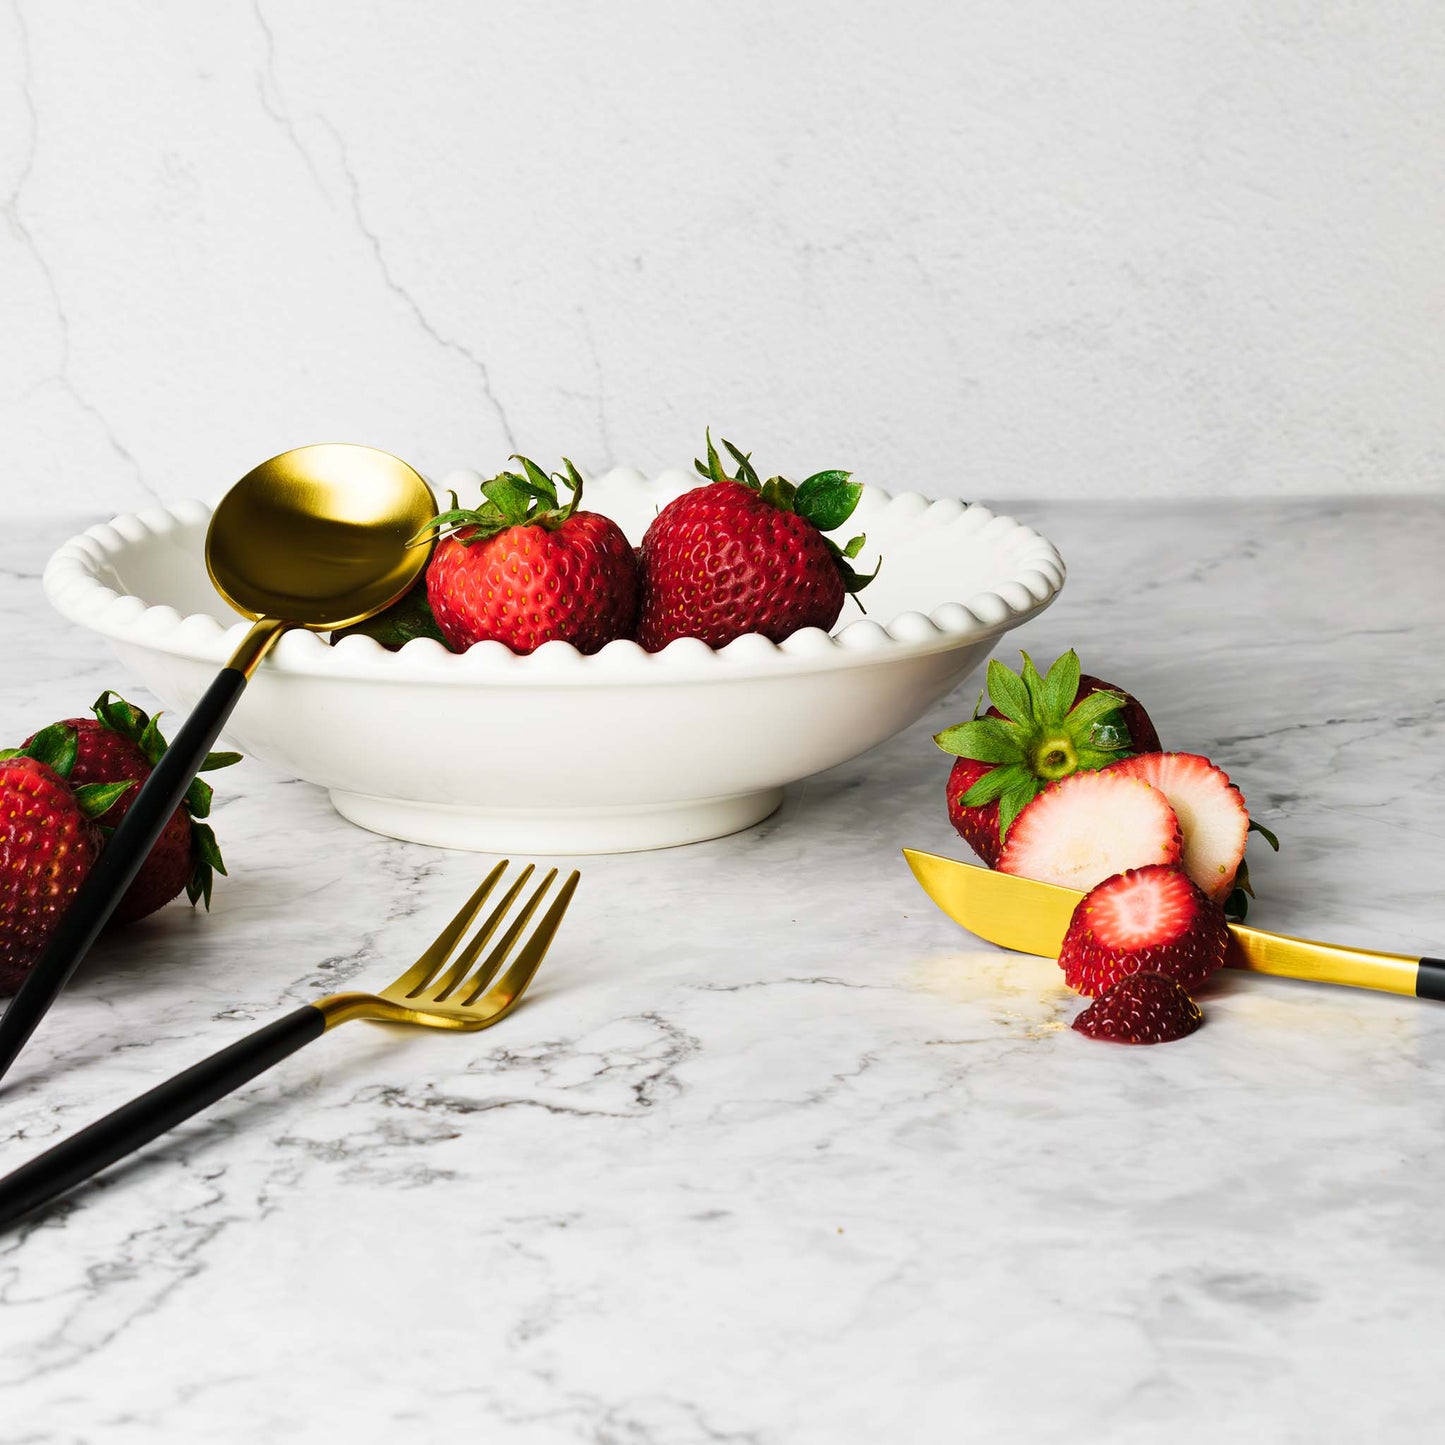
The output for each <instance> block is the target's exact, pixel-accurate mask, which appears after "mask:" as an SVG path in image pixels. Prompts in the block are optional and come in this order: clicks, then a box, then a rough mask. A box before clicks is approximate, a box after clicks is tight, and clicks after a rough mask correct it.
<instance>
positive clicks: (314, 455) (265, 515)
mask: <svg viewBox="0 0 1445 1445" xmlns="http://www.w3.org/2000/svg"><path fill="white" fill-rule="evenodd" d="M436 512H437V506H436V499H435V498H434V497H433V496H432V492H431V488H430V487H428V486H427V484H426V482H425V481H424V480H423V479H422V478H421V476H420V475H419V474H418V473H417V472H415V471H414V470H413V469H412V468H411V467H409V466H407V464H406V463H405V462H403V461H401V460H400V459H399V458H397V457H394V456H391V455H390V454H389V453H387V452H382V451H377V450H376V449H375V448H373V447H363V446H353V445H350V444H348V443H328V444H325V445H321V446H309V447H297V448H296V449H295V450H294V451H289V452H282V453H281V455H280V456H277V457H272V458H271V460H270V461H268V462H262V463H261V465H260V466H259V467H256V468H255V469H254V470H253V471H250V472H247V474H246V475H245V476H244V477H242V478H241V480H240V481H239V482H237V483H236V485H235V486H233V487H232V488H231V490H230V491H228V492H227V493H226V495H225V496H224V497H222V498H221V501H220V503H219V504H218V505H217V507H216V510H215V512H214V513H213V514H212V516H211V524H210V529H209V531H208V532H207V534H206V570H207V571H208V572H209V573H210V574H211V581H212V582H213V583H214V584H215V586H216V590H217V591H218V592H219V593H220V594H221V596H222V597H224V598H225V599H226V601H227V602H229V603H230V604H231V606H232V607H234V608H235V609H236V610H237V611H238V612H241V613H243V614H244V615H245V616H247V617H251V618H261V617H270V618H276V619H278V620H281V621H284V622H287V623H293V624H295V625H297V626H300V627H308V628H312V629H313V630H317V631H325V630H328V629H332V628H338V627H348V626H350V625H351V624H352V623H354V622H362V621H364V620H365V619H366V618H368V617H370V616H372V615H373V614H374V613H377V612H380V611H381V610H382V608H384V607H388V606H390V605H391V603H393V602H395V601H396V600H397V598H399V597H400V596H401V595H402V594H403V593H404V592H405V591H406V590H407V589H408V588H409V587H410V586H411V585H412V583H413V582H415V581H416V579H417V578H418V577H419V576H420V575H421V573H422V571H423V569H424V568H425V567H426V564H427V559H428V557H429V556H430V555H431V548H430V547H428V546H420V545H419V546H415V547H409V546H408V545H407V544H408V542H410V540H411V539H412V538H413V537H415V536H416V534H417V532H418V531H420V530H421V528H422V527H424V526H425V525H426V524H427V522H429V521H430V520H431V519H432V517H434V516H435V515H436Z"/></svg>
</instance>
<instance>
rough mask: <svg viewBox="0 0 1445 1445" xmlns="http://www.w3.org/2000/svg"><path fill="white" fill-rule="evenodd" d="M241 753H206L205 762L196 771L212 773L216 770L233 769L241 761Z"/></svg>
mask: <svg viewBox="0 0 1445 1445" xmlns="http://www.w3.org/2000/svg"><path fill="white" fill-rule="evenodd" d="M243 756H244V755H243V754H241V753H207V754H206V761H205V762H203V763H202V764H201V766H200V767H199V768H198V769H197V771H198V772H202V773H214V772H215V771H216V769H217V768H234V767H235V766H236V764H237V763H239V762H241V761H242V759H243Z"/></svg>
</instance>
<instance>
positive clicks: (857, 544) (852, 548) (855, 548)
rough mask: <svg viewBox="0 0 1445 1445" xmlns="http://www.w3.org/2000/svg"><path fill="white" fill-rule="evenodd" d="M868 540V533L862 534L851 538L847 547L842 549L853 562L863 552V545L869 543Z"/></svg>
mask: <svg viewBox="0 0 1445 1445" xmlns="http://www.w3.org/2000/svg"><path fill="white" fill-rule="evenodd" d="M867 540H868V534H867V533H866V532H860V533H859V534H858V535H857V536H856V537H850V538H849V539H848V542H847V545H846V546H844V547H843V548H842V549H841V550H842V553H843V555H844V556H845V557H846V558H848V560H849V561H850V562H851V561H852V560H853V558H854V557H856V556H857V555H858V554H859V553H860V552H861V551H862V550H863V544H864V543H865V542H867Z"/></svg>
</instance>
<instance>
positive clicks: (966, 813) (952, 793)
mask: <svg viewBox="0 0 1445 1445" xmlns="http://www.w3.org/2000/svg"><path fill="white" fill-rule="evenodd" d="M992 771H993V766H992V764H990V763H981V762H978V761H977V760H976V759H974V758H959V759H957V760H956V761H955V762H954V765H953V767H952V768H951V769H950V770H949V774H948V821H949V822H950V823H952V824H953V826H954V828H955V829H956V830H957V831H958V835H959V837H961V838H962V839H963V840H964V842H966V843H967V844H968V846H969V847H970V848H972V849H973V851H974V852H975V853H977V854H978V856H979V857H980V858H981V859H982V860H983V861H984V862H985V863H987V864H988V866H989V867H990V868H997V867H998V855H999V849H1000V848H1002V847H1003V843H1002V842H1001V840H1000V838H999V826H998V799H997V798H994V799H993V800H992V801H991V802H987V803H980V804H979V805H978V806H977V807H970V806H969V805H968V804H967V803H965V802H964V801H963V800H964V797H965V796H966V795H967V793H968V792H969V790H970V789H971V788H972V787H973V785H974V784H975V783H976V782H977V781H978V780H979V779H980V778H981V777H983V776H984V775H985V774H987V773H991V772H992Z"/></svg>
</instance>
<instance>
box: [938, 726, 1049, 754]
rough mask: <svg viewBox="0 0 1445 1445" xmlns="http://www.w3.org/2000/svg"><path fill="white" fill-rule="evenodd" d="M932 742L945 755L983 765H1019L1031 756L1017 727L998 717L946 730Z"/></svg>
mask: <svg viewBox="0 0 1445 1445" xmlns="http://www.w3.org/2000/svg"><path fill="white" fill-rule="evenodd" d="M933 741H934V742H935V743H937V744H938V746H939V747H940V748H942V749H943V751H944V752H946V753H952V754H953V755H954V756H955V757H960V758H972V759H973V760H974V761H975V762H980V763H1019V762H1023V760H1024V759H1025V758H1026V757H1027V756H1028V747H1027V745H1026V743H1025V742H1024V740H1023V739H1022V738H1021V737H1020V736H1019V729H1018V728H1017V726H1016V725H1015V724H1013V723H1009V722H1005V721H1004V720H1003V719H1002V718H996V717H986V718H979V719H978V720H977V721H976V722H966V723H958V724H957V725H956V726H954V727H951V728H944V730H943V731H942V732H941V733H939V734H938V735H937V736H936V737H935V738H934V739H933Z"/></svg>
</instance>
